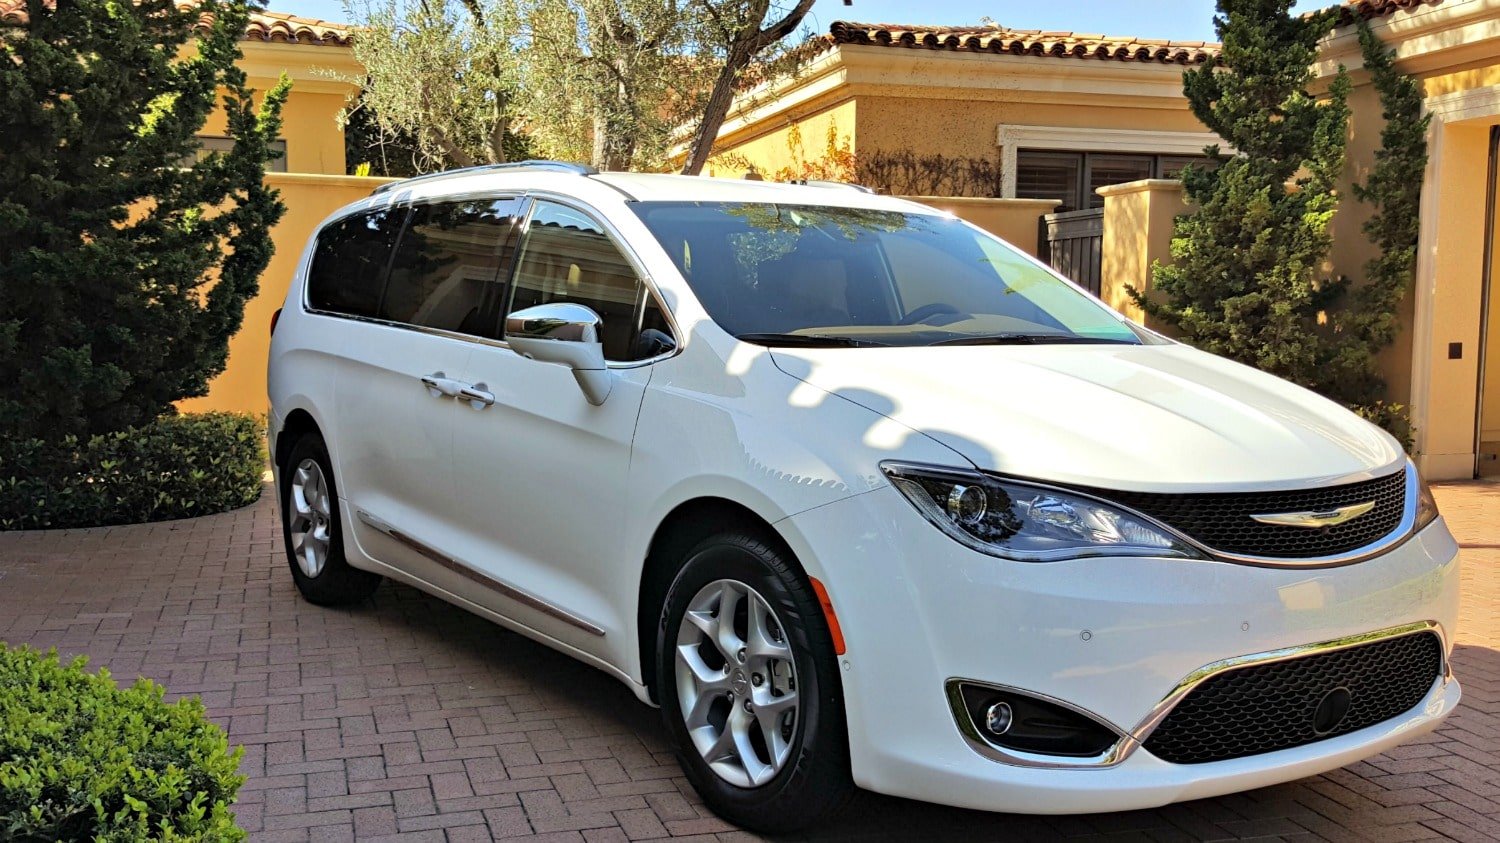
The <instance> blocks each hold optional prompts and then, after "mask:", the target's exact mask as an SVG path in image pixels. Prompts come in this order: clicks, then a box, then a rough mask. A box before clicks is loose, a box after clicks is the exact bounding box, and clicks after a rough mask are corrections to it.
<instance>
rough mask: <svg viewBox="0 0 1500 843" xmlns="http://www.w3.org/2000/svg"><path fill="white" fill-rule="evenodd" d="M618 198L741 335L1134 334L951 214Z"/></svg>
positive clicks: (831, 338)
mask: <svg viewBox="0 0 1500 843" xmlns="http://www.w3.org/2000/svg"><path fill="white" fill-rule="evenodd" d="M631 207H632V208H633V209H634V210H635V212H636V213H637V214H639V215H640V217H641V219H642V220H643V221H644V222H645V224H646V227H647V228H649V229H650V230H651V233H652V234H653V235H655V237H656V239H657V240H658V241H659V242H660V243H661V245H662V246H663V247H664V248H665V249H666V251H667V253H668V254H669V255H671V256H672V260H673V261H675V262H676V264H677V268H678V269H679V270H680V271H681V272H682V274H683V276H684V277H685V278H687V280H688V283H689V284H690V285H691V286H692V288H693V292H694V294H696V295H697V296H698V299H699V301H701V302H702V303H703V306H704V307H705V308H707V309H708V313H709V315H710V316H712V317H713V320H714V321H715V322H717V323H718V324H719V325H720V326H721V327H723V328H724V329H725V330H726V331H729V332H730V333H731V334H734V335H735V336H737V337H739V338H740V339H742V340H745V341H748V342H756V343H760V344H763V345H829V346H867V345H868V346H885V345H893V346H914V345H939V344H949V345H957V344H988V343H995V344H1010V343H1026V344H1035V343H1128V344H1133V345H1135V344H1140V343H1141V335H1138V334H1137V333H1136V332H1135V331H1134V330H1132V329H1131V328H1130V327H1129V325H1127V324H1126V323H1125V322H1124V321H1123V320H1122V319H1120V318H1119V317H1118V316H1116V315H1115V313H1114V311H1111V310H1109V309H1108V308H1107V307H1105V306H1104V305H1103V304H1102V303H1100V302H1099V301H1097V300H1095V299H1093V298H1090V297H1089V296H1087V295H1085V294H1084V293H1081V292H1079V291H1078V290H1077V289H1075V288H1074V287H1072V286H1070V285H1068V284H1067V283H1065V282H1063V281H1062V280H1060V279H1059V278H1058V277H1057V276H1055V275H1053V274H1052V273H1051V272H1049V271H1047V270H1046V269H1044V268H1042V267H1040V266H1038V265H1037V264H1035V263H1033V262H1032V261H1031V260H1030V259H1028V258H1027V257H1025V256H1024V255H1022V254H1021V253H1020V252H1018V251H1016V250H1015V249H1014V248H1012V247H1010V246H1008V245H1006V244H1005V243H1004V242H1002V241H1000V240H998V239H996V238H994V237H991V236H989V235H988V234H985V233H984V232H982V231H980V230H978V229H976V228H973V227H971V226H969V225H966V224H965V223H962V222H960V221H959V220H957V219H953V218H951V217H947V216H939V215H934V214H920V213H905V212H900V211H875V210H868V209H862V208H834V207H826V206H812V205H780V204H769V203H733V202H637V203H632V205H631Z"/></svg>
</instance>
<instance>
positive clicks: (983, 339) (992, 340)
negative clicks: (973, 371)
mask: <svg viewBox="0 0 1500 843" xmlns="http://www.w3.org/2000/svg"><path fill="white" fill-rule="evenodd" d="M928 345H929V346H938V345H1135V343H1133V342H1130V341H1129V340H1111V339H1105V338H1103V337H1080V336H1075V335H1073V334H974V335H971V336H967V337H950V338H949V339H946V340H938V341H937V342H930V343H928Z"/></svg>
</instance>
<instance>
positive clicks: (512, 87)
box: [345, 0, 523, 172]
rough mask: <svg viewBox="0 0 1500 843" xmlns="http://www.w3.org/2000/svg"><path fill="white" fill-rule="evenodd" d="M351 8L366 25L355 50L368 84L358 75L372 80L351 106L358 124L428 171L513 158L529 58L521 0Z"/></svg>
mask: <svg viewBox="0 0 1500 843" xmlns="http://www.w3.org/2000/svg"><path fill="white" fill-rule="evenodd" d="M346 8H347V9H348V10H349V12H350V14H351V15H352V16H353V17H355V18H357V19H358V21H359V24H360V27H359V29H358V31H357V32H356V33H355V36H354V56H355V58H356V59H358V60H359V62H360V64H361V65H362V66H363V67H364V68H365V77H364V78H363V79H362V80H359V79H356V80H350V81H355V82H361V83H362V85H363V90H362V93H361V94H360V97H359V99H358V100H357V101H356V102H355V103H354V104H353V105H352V107H351V108H350V109H347V110H346V112H345V117H346V120H347V121H348V122H349V124H350V125H352V126H355V127H356V128H357V129H359V130H360V131H361V132H362V133H364V134H367V135H368V134H370V132H369V131H368V130H366V128H365V127H363V126H361V125H360V123H359V121H361V120H367V121H369V123H370V124H372V126H371V127H370V129H373V130H374V132H376V133H377V134H378V137H383V139H384V140H385V141H387V142H389V143H391V144H393V145H394V146H395V147H396V149H397V150H401V149H402V148H403V147H404V148H405V149H406V151H407V152H408V153H409V154H411V156H412V158H413V160H412V161H411V165H412V166H413V167H414V168H415V169H416V170H418V171H421V172H426V171H431V170H441V169H445V168H447V167H455V166H456V167H470V166H473V165H475V164H486V163H493V162H500V161H506V160H508V159H509V158H510V157H511V153H513V152H514V151H515V150H514V149H513V147H514V145H515V143H516V140H515V133H514V132H513V131H512V128H513V123H514V122H515V120H516V116H517V114H516V103H515V100H516V92H517V89H518V87H519V86H520V83H521V66H522V56H523V50H522V47H523V42H522V38H521V19H520V15H521V10H520V6H519V3H518V0H424V2H420V3H417V2H408V0H360V2H352V0H351V2H349V3H348V5H347V7H346ZM361 111H363V112H364V114H362V115H361V114H360V112H361ZM358 160H359V161H364V160H370V159H369V158H368V157H367V156H362V157H360V158H359V159H358ZM377 169H378V168H377ZM395 172H400V170H399V169H398V170H396V171H395Z"/></svg>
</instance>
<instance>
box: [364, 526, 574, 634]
mask: <svg viewBox="0 0 1500 843" xmlns="http://www.w3.org/2000/svg"><path fill="white" fill-rule="evenodd" d="M354 512H355V514H356V515H358V516H359V520H360V521H363V522H364V523H365V524H368V525H369V526H371V527H373V528H374V529H376V530H378V531H380V532H381V533H383V534H385V535H386V536H389V537H390V538H392V539H395V540H396V541H398V542H400V543H401V544H404V545H406V546H407V547H409V548H411V549H412V550H415V551H416V552H418V553H420V554H422V555H423V556H425V557H427V558H428V559H431V560H432V561H433V562H436V563H438V564H439V565H442V566H443V567H444V568H447V569H448V570H450V571H452V572H453V573H455V574H458V575H459V576H462V577H465V578H467V579H469V580H472V581H474V582H476V583H479V584H480V585H482V586H484V587H485V588H488V589H490V590H491V591H493V592H495V593H496V594H499V595H500V596H502V597H505V598H507V599H510V600H514V601H516V602H517V603H520V604H522V605H524V606H526V607H528V608H531V609H535V610H537V611H538V612H541V613H542V614H544V615H547V616H549V617H553V618H556V619H557V620H560V621H562V622H563V623H566V624H568V625H570V626H574V627H577V628H578V629H581V630H583V631H584V632H587V633H588V634H590V635H596V636H598V637H600V638H603V637H604V629H603V628H601V627H599V626H598V625H596V624H593V623H590V622H589V621H586V620H584V619H583V618H580V617H578V616H577V615H574V614H572V613H571V612H568V611H567V610H565V609H561V608H558V607H557V606H554V605H552V604H551V603H548V602H547V601H545V600H543V599H541V598H540V597H536V596H534V595H532V594H528V593H527V592H524V591H522V590H521V589H519V588H516V587H515V586H513V585H509V584H507V583H503V582H501V581H500V580H497V579H495V578H494V577H491V576H490V575H488V574H486V573H484V572H482V571H479V570H477V569H475V568H472V567H470V566H468V565H465V564H464V563H462V562H460V561H458V560H457V559H454V558H453V557H451V556H448V555H447V554H445V553H443V552H441V551H439V550H436V549H434V548H431V547H428V546H427V545H425V544H423V543H421V542H419V541H417V540H416V539H414V538H412V537H411V536H408V535H407V534H405V533H403V532H401V531H400V530H398V529H396V528H395V527H393V526H391V525H390V524H389V523H387V522H385V521H383V520H381V519H380V518H377V517H375V516H374V515H371V514H370V513H368V512H365V511H364V510H363V509H355V511H354Z"/></svg>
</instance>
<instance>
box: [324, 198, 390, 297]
mask: <svg viewBox="0 0 1500 843" xmlns="http://www.w3.org/2000/svg"><path fill="white" fill-rule="evenodd" d="M405 217H406V209H405V208H381V209H379V210H375V211H367V212H365V213H362V214H354V215H353V216H349V217H345V218H343V219H341V220H338V221H336V222H333V223H331V224H329V225H328V226H327V227H325V228H324V229H323V230H322V231H321V232H320V233H319V234H318V245H317V247H316V249H315V250H314V251H313V259H312V266H311V267H309V269H308V273H307V303H308V304H309V305H310V306H311V307H312V308H313V309H314V310H323V311H328V312H330V313H340V314H345V315H348V316H369V317H373V316H374V315H375V313H376V310H377V308H378V307H379V306H380V290H381V286H382V282H383V280H384V276H385V267H386V264H387V263H388V262H389V261H390V257H391V248H392V247H393V246H394V245H395V243H396V235H397V234H399V233H400V231H401V223H402V221H403V220H404V219H405Z"/></svg>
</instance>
